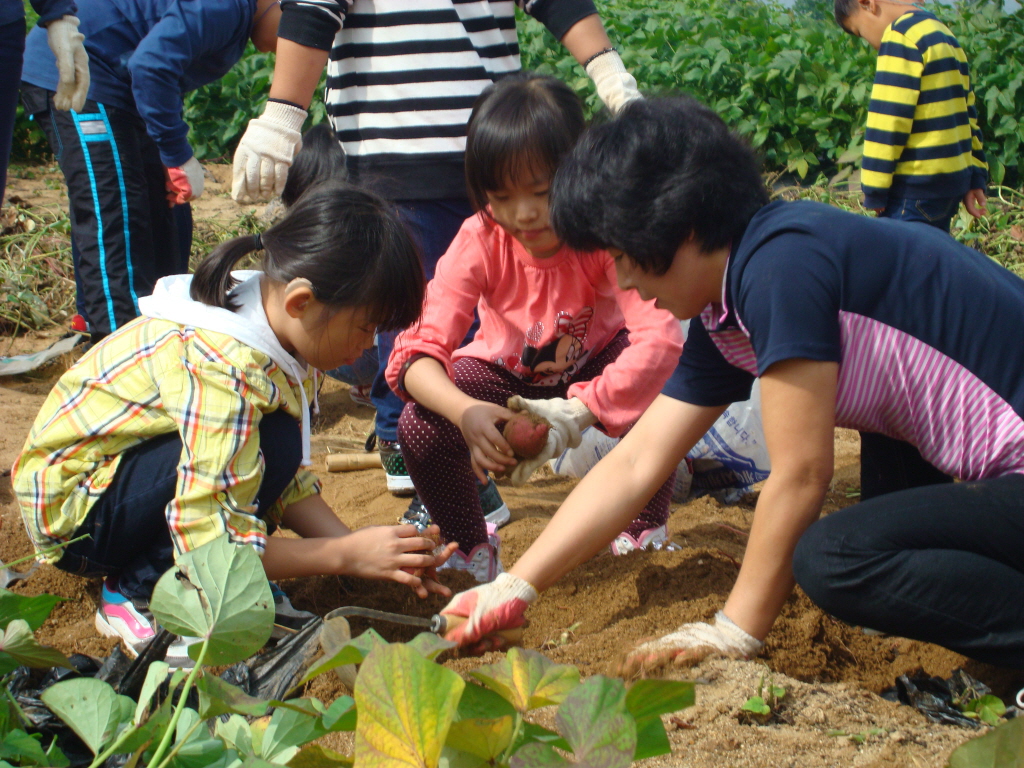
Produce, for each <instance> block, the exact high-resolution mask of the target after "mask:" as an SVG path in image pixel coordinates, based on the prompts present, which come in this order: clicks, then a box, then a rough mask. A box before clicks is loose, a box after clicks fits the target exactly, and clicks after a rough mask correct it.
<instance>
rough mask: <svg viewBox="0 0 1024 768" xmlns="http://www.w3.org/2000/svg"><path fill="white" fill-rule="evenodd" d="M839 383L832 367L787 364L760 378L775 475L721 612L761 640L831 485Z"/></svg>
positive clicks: (761, 499)
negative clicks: (797, 551)
mask: <svg viewBox="0 0 1024 768" xmlns="http://www.w3.org/2000/svg"><path fill="white" fill-rule="evenodd" d="M838 375H839V366H838V364H837V363H834V362H819V361H815V360H805V359H792V360H784V361H780V362H778V363H775V364H774V365H772V366H771V367H769V368H768V370H767V371H766V372H765V373H764V375H762V377H761V420H762V423H763V425H764V434H765V442H766V444H767V447H768V454H769V456H770V457H771V462H772V471H771V474H770V475H769V476H768V479H767V480H766V481H765V485H764V488H763V489H762V490H761V494H760V496H759V497H758V500H757V506H756V508H755V510H754V522H753V525H752V527H751V529H750V538H749V539H748V541H747V549H746V553H745V554H744V556H743V565H742V566H741V568H740V572H739V576H738V577H737V579H736V584H735V586H734V587H733V589H732V591H731V592H730V594H729V599H728V601H727V602H726V604H725V614H726V615H727V616H728V617H729V618H730V619H732V621H733V622H735V623H736V624H737V625H738V626H739V627H740V628H741V629H743V630H745V631H746V632H748V633H749V634H751V635H753V636H754V637H756V638H758V639H759V640H763V639H764V637H765V635H767V634H768V630H769V629H771V626H772V624H773V623H774V622H775V619H776V617H777V616H778V614H779V611H780V610H781V609H782V604H783V603H784V602H785V600H786V598H787V597H789V594H790V592H792V590H793V584H794V580H793V550H794V548H795V547H796V543H797V541H798V540H799V539H800V536H801V535H802V534H803V532H804V531H805V530H806V529H807V527H808V526H809V525H810V524H811V523H813V522H814V521H815V520H817V518H818V516H819V515H820V514H821V507H822V504H823V502H824V498H825V493H826V491H828V488H829V484H830V483H831V481H832V473H833V441H834V439H835V436H834V427H835V407H836V386H837V380H838Z"/></svg>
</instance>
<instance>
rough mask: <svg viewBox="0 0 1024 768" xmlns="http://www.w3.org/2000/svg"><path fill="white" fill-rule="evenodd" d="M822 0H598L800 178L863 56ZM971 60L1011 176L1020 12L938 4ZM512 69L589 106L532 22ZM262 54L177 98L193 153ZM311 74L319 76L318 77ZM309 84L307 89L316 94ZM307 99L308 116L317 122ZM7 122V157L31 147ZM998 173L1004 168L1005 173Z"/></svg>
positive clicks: (992, 146)
mask: <svg viewBox="0 0 1024 768" xmlns="http://www.w3.org/2000/svg"><path fill="white" fill-rule="evenodd" d="M830 6H831V1H830V0H801V2H800V3H799V4H797V5H796V6H795V8H792V9H787V8H783V7H782V6H781V5H779V4H778V3H777V2H776V1H775V0H614V2H611V0H608V1H607V2H603V3H600V4H599V9H600V11H601V14H602V16H603V18H604V21H605V25H606V27H607V28H608V31H609V34H610V36H611V38H612V39H613V40H614V41H615V42H616V44H617V46H618V48H619V50H620V51H621V53H622V58H623V60H624V62H625V64H626V67H627V68H628V69H629V70H630V71H631V72H632V73H633V74H634V75H635V76H636V78H637V81H638V82H639V83H640V86H641V88H642V89H643V90H645V91H648V92H670V91H680V90H682V91H687V92H690V93H692V94H693V95H695V96H697V97H698V98H700V99H701V100H703V101H705V102H706V103H708V104H709V105H711V106H712V107H714V109H716V110H717V111H718V112H719V113H720V114H721V115H722V116H723V117H724V118H725V119H726V121H727V122H729V123H730V124H731V125H732V126H734V127H735V128H736V129H737V130H739V131H741V132H743V133H744V134H746V135H747V136H749V137H750V139H751V141H752V142H753V144H754V145H755V146H756V147H758V148H760V149H761V151H762V152H763V154H764V158H765V162H766V165H767V167H768V168H769V169H772V170H787V171H789V172H793V173H796V174H797V175H798V176H800V177H801V178H804V177H807V176H808V175H810V177H811V178H813V177H815V176H816V175H817V174H818V173H819V172H826V173H833V172H835V171H836V170H837V169H838V168H839V167H840V166H842V165H843V164H844V163H851V162H854V161H856V160H857V158H858V157H859V147H860V143H861V139H862V136H863V132H864V119H865V115H866V110H867V104H868V97H869V94H870V90H871V81H872V79H873V76H874V66H875V54H874V51H872V50H871V49H870V47H869V46H868V45H867V43H865V42H863V41H861V40H857V39H855V38H852V37H850V36H849V35H847V34H845V33H844V32H843V31H842V30H840V29H839V27H838V26H837V25H836V24H835V22H834V21H833V20H832V18H831V14H830V13H829V12H828V9H829V8H830ZM941 13H942V16H943V18H944V19H945V20H946V21H947V23H948V24H949V26H950V27H951V28H952V30H953V32H954V33H955V34H956V35H957V37H958V39H959V40H960V42H961V44H962V45H963V46H964V49H965V50H966V51H967V53H968V56H969V57H970V60H971V67H972V74H973V77H974V82H975V84H976V88H975V90H976V92H977V94H978V99H979V112H980V118H981V124H982V130H983V132H984V135H985V149H986V151H987V153H988V155H989V158H990V160H991V164H992V180H993V182H994V183H997V184H999V183H1003V182H1004V180H1005V181H1007V182H1009V183H1013V180H1014V178H1013V177H1014V176H1015V173H1016V168H1017V166H1018V165H1019V164H1020V158H1021V144H1022V142H1024V124H1022V122H1021V121H1020V120H1019V116H1020V115H1022V114H1024V87H1022V84H1024V10H1018V11H1015V12H1013V13H1007V12H1004V11H1003V10H1002V8H1001V3H999V2H991V1H986V0H981V2H979V1H978V0H973V2H969V3H968V2H963V3H960V4H958V5H957V6H954V7H945V6H944V7H942V8H941ZM519 29H520V35H519V38H520V45H521V48H522V58H523V65H524V66H525V67H527V68H531V69H537V70H540V71H543V72H548V73H551V74H557V75H558V76H560V77H562V78H564V79H565V80H567V81H568V82H570V83H571V84H572V85H573V87H574V88H576V90H577V91H578V92H579V93H580V94H581V95H582V96H584V98H586V99H587V102H588V106H589V107H590V109H591V110H594V109H595V108H596V107H597V106H598V104H597V97H596V96H595V95H594V93H593V88H592V86H591V84H590V81H589V80H588V79H587V77H586V75H585V74H584V72H583V70H582V69H581V68H580V67H579V65H578V64H576V62H575V61H574V60H573V59H572V57H571V56H569V55H568V54H567V53H566V52H565V50H564V49H563V48H562V47H561V46H560V45H559V44H558V43H557V42H556V41H555V40H554V38H553V37H552V36H551V35H550V34H549V33H548V32H547V31H546V30H545V29H544V28H543V27H542V26H541V25H540V24H539V23H537V22H536V21H532V20H527V19H526V18H525V17H522V18H521V19H520V25H519ZM272 73H273V55H272V54H259V53H256V52H255V51H254V50H252V49H251V48H250V51H249V53H248V54H247V55H246V57H245V58H244V59H243V60H242V61H241V62H239V64H238V65H237V66H236V67H235V68H234V69H233V70H232V71H231V72H230V73H229V74H228V75H227V76H226V77H225V78H223V79H222V80H221V81H220V82H219V83H214V84H211V85H209V86H206V87H205V88H201V89H200V90H198V91H196V92H194V93H192V94H190V95H189V96H188V97H187V98H186V100H185V117H186V119H187V120H188V122H189V124H190V125H191V127H192V132H191V134H190V138H191V141H192V143H193V146H194V147H195V150H196V154H197V156H198V157H199V158H201V159H204V160H209V159H214V158H229V157H230V156H231V154H232V153H233V151H234V147H235V145H236V144H237V143H238V139H239V138H240V137H241V135H242V132H243V131H244V130H245V127H246V124H247V122H248V121H249V119H250V117H252V116H254V115H257V114H259V113H260V111H261V110H262V107H263V103H264V101H265V99H266V92H267V84H268V83H269V80H270V77H271V75H272ZM322 84H323V81H321V85H322ZM318 90H319V89H318ZM319 98H320V96H319V93H318V95H317V101H316V102H315V103H314V107H313V110H312V114H311V116H310V119H311V122H318V121H319V120H322V119H323V117H324V108H323V104H322V103H321V102H320V101H319ZM29 131H30V125H29V124H28V123H27V122H26V121H25V120H24V119H23V118H19V127H18V133H17V137H16V151H17V152H18V154H19V155H21V156H23V157H24V156H26V155H31V154H33V153H35V154H36V155H39V154H40V153H41V152H44V147H45V144H41V143H40V142H41V140H42V136H41V134H40V133H39V132H38V131H36V132H35V133H34V134H32V135H30V134H29ZM1007 168H1010V169H1011V170H1012V172H1011V174H1010V175H1008V176H1007V175H1006V174H1005V169H1007Z"/></svg>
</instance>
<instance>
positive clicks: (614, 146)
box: [550, 96, 768, 275]
mask: <svg viewBox="0 0 1024 768" xmlns="http://www.w3.org/2000/svg"><path fill="white" fill-rule="evenodd" d="M767 202H768V192H767V190H766V189H765V185H764V181H763V180H762V178H761V164H760V161H759V159H758V157H757V155H756V154H755V153H754V151H753V150H752V149H751V148H750V146H749V145H748V144H747V143H746V142H745V141H744V140H743V139H741V138H740V137H739V136H737V135H736V134H734V133H732V132H731V131H730V130H729V129H728V128H727V127H726V125H725V123H724V122H722V119H721V118H720V117H719V116H718V115H716V114H715V113H714V112H712V111H711V110H710V109H708V108H707V107H706V106H704V105H703V104H701V103H700V102H698V101H696V100H695V99H692V98H689V97H679V96H677V97H670V98H656V99H637V100H635V101H632V102H630V103H629V104H627V105H626V106H625V107H623V109H622V110H621V111H620V112H619V113H618V115H617V116H616V117H615V118H614V119H612V120H610V121H609V122H607V123H604V124H602V125H599V126H596V127H594V128H591V129H590V130H589V131H587V133H585V134H584V135H583V137H582V138H581V139H580V141H579V143H578V144H577V145H576V148H575V149H574V150H573V151H572V152H571V153H570V154H569V155H568V157H566V158H565V160H564V161H562V165H561V166H560V167H559V169H558V173H556V174H555V179H554V182H553V183H552V185H551V192H550V205H551V224H552V226H553V227H554V229H555V232H556V233H557V234H558V236H559V237H560V238H561V239H562V241H563V242H565V243H566V244H567V245H569V246H570V247H571V248H575V249H577V250H596V249H599V248H616V249H618V250H621V251H622V252H623V253H625V254H626V255H627V256H629V258H630V259H632V260H633V261H635V262H636V263H637V265H638V266H640V267H641V268H642V269H644V270H646V271H648V272H653V273H654V274H659V275H661V274H664V273H665V272H666V271H667V270H668V268H669V267H670V266H671V265H672V260H673V258H674V257H675V253H676V250H677V249H678V248H679V246H680V245H681V244H682V243H683V242H684V241H685V240H686V239H687V238H688V237H690V235H691V234H692V235H695V236H696V238H697V241H698V243H699V244H700V247H701V250H702V251H703V252H705V253H707V252H710V251H713V250H716V249H718V248H721V247H723V246H725V245H728V244H729V243H730V242H732V241H734V240H738V239H739V237H740V236H741V235H742V234H743V231H744V230H745V229H746V226H747V223H748V222H749V221H750V218H751V217H752V216H753V215H754V213H755V212H756V211H757V210H758V209H759V208H761V207H762V206H763V205H765V204H766V203H767Z"/></svg>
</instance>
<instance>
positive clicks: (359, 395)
mask: <svg viewBox="0 0 1024 768" xmlns="http://www.w3.org/2000/svg"><path fill="white" fill-rule="evenodd" d="M372 387H373V385H372V384H359V385H353V386H351V387H349V389H348V396H349V397H350V398H352V402H353V403H355V404H356V405H365V406H366V407H367V408H373V407H374V405H373V400H371V399H370V389H371V388H372Z"/></svg>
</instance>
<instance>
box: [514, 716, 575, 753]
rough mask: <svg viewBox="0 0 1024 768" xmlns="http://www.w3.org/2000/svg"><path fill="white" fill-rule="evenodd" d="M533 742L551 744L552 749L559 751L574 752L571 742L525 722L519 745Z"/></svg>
mask: <svg viewBox="0 0 1024 768" xmlns="http://www.w3.org/2000/svg"><path fill="white" fill-rule="evenodd" d="M531 741H539V742H541V743H542V744H550V745H551V746H552V747H555V748H557V749H564V750H565V751H566V752H572V747H570V746H569V742H568V741H566V740H565V739H563V738H562V737H561V736H559V735H558V734H557V733H555V732H554V731H549V730H548V729H547V728H544V727H542V726H540V725H537V724H536V723H527V722H523V728H522V732H521V733H520V736H519V743H520V744H526V743H529V742H531Z"/></svg>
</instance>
